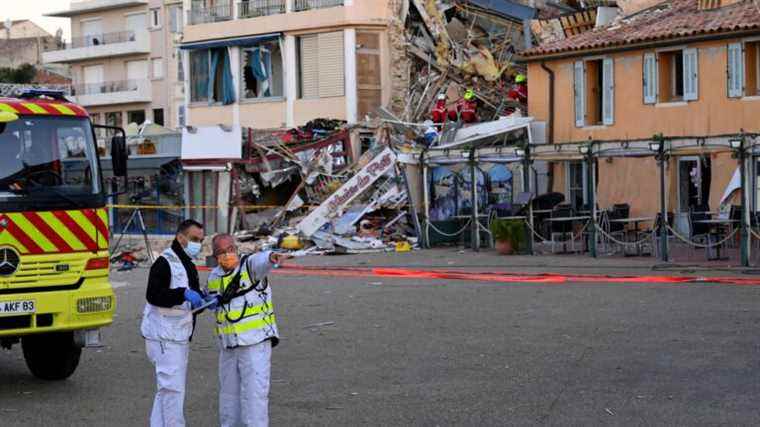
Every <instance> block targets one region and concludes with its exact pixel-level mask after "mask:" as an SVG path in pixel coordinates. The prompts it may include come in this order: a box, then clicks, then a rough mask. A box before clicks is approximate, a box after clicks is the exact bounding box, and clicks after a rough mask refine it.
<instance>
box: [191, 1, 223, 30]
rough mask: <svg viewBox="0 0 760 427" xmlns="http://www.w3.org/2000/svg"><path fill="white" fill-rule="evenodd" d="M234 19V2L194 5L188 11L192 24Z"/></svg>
mask: <svg viewBox="0 0 760 427" xmlns="http://www.w3.org/2000/svg"><path fill="white" fill-rule="evenodd" d="M231 19H232V3H227V4H218V5H215V6H207V7H204V6H198V7H196V6H195V5H193V7H192V9H190V10H189V11H188V12H187V21H188V22H189V23H190V25H197V24H207V23H210V22H222V21H229V20H231Z"/></svg>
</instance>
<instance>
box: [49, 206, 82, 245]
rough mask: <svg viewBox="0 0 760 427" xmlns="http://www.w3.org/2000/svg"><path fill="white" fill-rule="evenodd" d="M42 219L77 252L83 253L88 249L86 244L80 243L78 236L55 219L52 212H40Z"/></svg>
mask: <svg viewBox="0 0 760 427" xmlns="http://www.w3.org/2000/svg"><path fill="white" fill-rule="evenodd" d="M39 215H40V218H42V219H43V220H44V221H45V222H46V223H47V224H48V225H49V226H50V228H52V229H53V230H55V231H56V232H58V235H59V236H60V237H61V239H63V240H64V241H65V242H66V243H68V244H69V246H71V248H72V249H74V250H75V251H83V250H85V249H87V247H86V246H85V245H84V243H82V242H80V241H79V239H77V236H75V235H74V233H72V232H71V231H69V229H68V228H67V227H66V226H65V225H63V223H61V221H59V220H58V218H56V217H55V215H53V214H52V213H51V212H39Z"/></svg>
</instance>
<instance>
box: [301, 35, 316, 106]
mask: <svg viewBox="0 0 760 427" xmlns="http://www.w3.org/2000/svg"><path fill="white" fill-rule="evenodd" d="M300 42H301V46H299V47H300V50H301V52H300V53H301V55H300V56H301V57H300V58H299V59H300V61H301V67H300V68H301V70H300V71H301V98H317V97H318V96H319V61H318V58H319V44H318V41H317V36H303V37H301V38H300Z"/></svg>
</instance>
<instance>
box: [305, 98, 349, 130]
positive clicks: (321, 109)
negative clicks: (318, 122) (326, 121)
mask: <svg viewBox="0 0 760 427" xmlns="http://www.w3.org/2000/svg"><path fill="white" fill-rule="evenodd" d="M294 111H295V121H296V123H295V125H296V126H301V125H305V124H306V122H308V121H309V120H313V119H318V118H330V119H339V120H346V98H345V97H343V96H336V97H333V98H319V99H297V100H296V101H295V107H294Z"/></svg>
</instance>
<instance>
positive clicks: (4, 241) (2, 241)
mask: <svg viewBox="0 0 760 427" xmlns="http://www.w3.org/2000/svg"><path fill="white" fill-rule="evenodd" d="M0 245H8V246H12V247H14V248H16V250H17V251H19V252H21V253H24V252H29V250H28V249H27V248H26V246H24V245H22V244H21V242H19V241H18V240H16V238H15V237H13V235H11V233H9V232H7V231H3V232H0Z"/></svg>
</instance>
